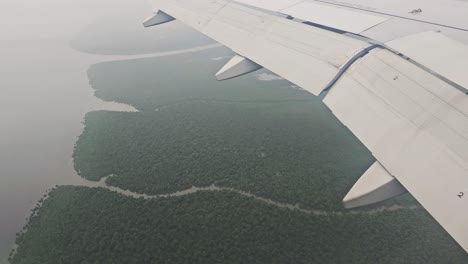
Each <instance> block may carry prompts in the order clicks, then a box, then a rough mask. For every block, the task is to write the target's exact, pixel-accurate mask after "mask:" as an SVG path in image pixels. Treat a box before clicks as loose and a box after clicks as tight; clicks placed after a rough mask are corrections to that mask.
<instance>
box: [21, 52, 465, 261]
mask: <svg viewBox="0 0 468 264" xmlns="http://www.w3.org/2000/svg"><path fill="white" fill-rule="evenodd" d="M229 54H230V52H229V51H226V50H225V49H216V50H212V51H205V52H199V53H194V54H190V55H187V54H186V55H184V56H171V57H170V58H151V59H142V60H134V61H124V62H111V63H102V64H98V65H94V66H93V67H92V68H91V69H90V70H89V77H90V82H91V84H92V85H93V87H94V88H95V90H96V94H97V95H98V96H99V97H101V98H103V99H106V100H113V101H117V102H122V103H128V104H132V105H133V106H134V107H136V108H137V109H139V110H140V112H138V113H122V112H106V111H99V112H92V113H89V114H88V115H87V116H86V120H85V125H86V126H85V131H84V132H83V134H82V135H81V136H80V138H79V140H78V142H77V144H76V146H75V152H74V160H75V168H76V170H77V171H78V173H79V174H80V175H81V176H82V177H84V178H87V179H89V180H93V181H97V180H100V179H101V178H102V177H105V176H108V175H114V176H112V177H110V178H108V180H107V182H108V184H110V185H113V186H118V187H120V188H122V189H129V190H132V191H135V192H140V193H147V194H160V193H170V192H174V191H178V190H183V189H186V188H189V187H191V186H192V185H195V186H207V185H211V184H216V185H219V186H228V187H234V188H236V189H239V190H244V191H248V192H251V193H254V194H257V195H259V196H261V197H266V198H271V199H273V200H275V201H279V202H286V203H290V204H298V205H300V206H301V207H302V208H311V209H321V210H324V211H325V212H330V213H329V214H323V213H322V214H320V215H314V214H306V213H303V212H300V211H297V210H289V209H280V208H278V207H275V206H273V205H268V204H267V203H264V202H262V201H259V200H255V199H253V198H247V197H244V196H242V195H240V194H237V193H234V192H226V191H222V192H219V191H217V192H199V193H196V194H191V195H187V196H182V197H172V198H165V199H153V200H144V199H134V198H130V197H125V196H122V195H120V194H116V193H111V192H109V191H107V190H104V189H100V188H85V187H71V186H68V187H58V188H57V189H55V190H54V191H52V192H51V193H50V194H49V198H48V199H47V200H45V202H44V203H43V205H42V207H41V208H40V209H39V208H36V209H34V210H33V216H32V217H31V218H30V220H29V223H28V225H27V226H26V229H27V230H28V231H27V232H25V233H21V234H19V236H18V239H17V243H18V244H19V248H18V250H17V252H16V254H15V256H14V258H13V259H12V262H13V263H392V264H393V263H466V262H467V261H468V258H467V255H466V253H465V252H464V251H463V250H462V249H461V248H460V247H459V246H458V245H457V244H456V243H455V242H454V241H453V240H452V238H450V237H449V236H448V235H447V233H446V232H445V231H444V230H443V229H442V228H441V227H440V226H439V225H438V224H437V223H436V222H435V221H434V220H433V219H432V218H431V217H430V216H429V215H428V214H427V213H426V211H424V210H423V209H414V208H413V209H410V208H412V207H405V208H406V209H399V210H396V211H384V212H379V213H376V212H371V211H362V212H357V213H356V212H347V211H344V212H342V213H341V214H339V213H336V211H340V210H342V205H341V199H342V198H343V196H344V195H345V194H346V192H347V191H348V190H349V188H350V187H351V186H352V185H353V184H354V182H355V181H356V180H357V179H358V177H359V176H360V175H361V174H362V173H363V172H364V171H365V170H366V169H367V168H368V167H369V166H370V164H372V162H373V161H374V160H373V158H372V156H371V155H370V153H369V152H368V151H367V150H366V149H365V147H364V146H362V145H361V144H360V143H359V142H358V140H357V139H356V138H355V137H354V136H353V135H352V134H351V133H350V132H349V131H348V130H347V129H346V128H345V127H343V125H342V124H340V123H339V122H338V121H337V120H336V119H335V118H334V117H333V115H332V114H331V113H330V111H329V110H328V109H326V108H325V107H324V106H323V104H322V103H321V102H320V100H319V99H317V98H315V97H312V96H309V95H308V94H306V93H305V92H304V91H301V90H298V89H292V88H291V87H290V86H291V84H289V83H287V82H286V81H282V80H279V81H273V82H263V81H258V80H256V76H255V75H250V76H246V77H242V78H239V79H235V80H231V81H228V82H224V83H222V84H221V83H218V82H216V81H214V79H213V77H212V75H213V73H214V72H215V71H216V70H217V69H218V68H219V67H221V66H222V64H223V63H225V62H226V58H224V59H216V60H210V59H209V58H218V57H221V58H222V57H225V56H226V55H229ZM387 203H388V204H394V203H413V200H412V199H411V197H410V196H406V198H403V199H399V200H398V199H396V200H392V201H390V202H387ZM333 211H335V213H332V212H333Z"/></svg>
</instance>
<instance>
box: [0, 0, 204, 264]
mask: <svg viewBox="0 0 468 264" xmlns="http://www.w3.org/2000/svg"><path fill="white" fill-rule="evenodd" d="M150 14H151V8H150V5H149V4H148V3H146V1H145V0H100V1H95V0H43V1H33V0H29V1H26V0H8V1H0V24H1V25H2V34H1V36H0V58H2V59H1V62H0V74H1V77H0V92H1V96H0V121H1V125H0V263H6V259H7V255H8V252H9V251H10V250H11V248H12V246H13V243H14V239H15V233H16V232H18V231H19V230H20V229H21V227H22V226H23V225H24V223H25V218H26V217H27V216H28V215H29V209H30V208H32V207H34V205H35V203H36V201H37V200H39V199H40V198H41V197H42V195H43V194H44V193H45V192H46V191H47V190H48V189H49V188H51V187H53V186H55V185H63V184H86V182H85V181H84V180H82V179H81V178H80V177H78V176H77V175H76V172H75V171H74V170H73V163H72V153H73V146H74V143H75V141H76V139H77V137H78V136H79V135H80V133H81V131H82V128H83V127H82V123H81V122H82V120H83V117H84V115H85V113H86V112H88V111H90V110H92V109H100V108H102V105H103V103H102V102H100V101H99V100H97V99H96V98H94V96H93V91H92V90H91V88H90V87H89V83H88V79H87V75H86V72H87V70H88V68H89V66H90V65H91V64H93V63H97V62H100V61H102V60H106V59H115V58H114V57H115V56H114V57H113V56H112V53H115V54H138V53H154V52H158V51H165V50H167V49H168V48H169V47H170V46H171V45H167V43H166V44H162V43H165V42H163V41H162V40H163V39H164V37H170V38H174V42H176V41H177V42H179V43H180V41H179V40H180V39H182V40H185V39H187V38H188V37H187V36H191V37H190V38H191V41H183V43H185V47H183V46H178V47H177V48H189V47H191V46H198V45H202V44H206V43H211V41H210V40H208V39H207V38H204V37H200V36H199V37H197V35H196V34H195V33H194V32H193V31H191V30H188V29H186V28H184V27H181V26H180V24H178V23H173V24H172V25H164V26H162V27H160V28H159V29H148V30H146V31H145V30H144V29H143V28H141V25H140V22H141V21H142V20H143V19H144V18H145V17H146V16H148V15H150ZM119 18H122V19H119ZM129 21H130V22H131V23H132V24H131V25H126V24H124V23H128V22H129ZM127 34H128V35H131V37H130V38H128V39H127V38H126V37H125V36H126V35H127ZM132 40H133V41H132ZM94 41H95V42H94ZM106 41H107V42H106ZM142 42H144V43H147V44H142ZM93 43H95V45H93ZM70 46H73V48H75V50H74V49H72V48H70ZM77 50H80V51H86V52H91V53H106V54H108V55H109V54H110V56H107V57H106V56H101V55H92V54H89V53H83V52H80V51H77ZM116 58H120V57H118V56H117V57H116Z"/></svg>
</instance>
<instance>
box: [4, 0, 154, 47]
mask: <svg viewBox="0 0 468 264" xmlns="http://www.w3.org/2000/svg"><path fill="white" fill-rule="evenodd" d="M143 8H147V9H148V15H150V14H151V7H150V4H149V2H148V1H147V0H79V1H77V0H41V1H36V0H2V1H0V24H1V25H2V34H1V36H0V38H1V41H2V42H4V41H12V40H18V39H22V40H26V39H37V38H54V37H63V36H74V35H76V34H77V33H78V32H79V30H80V28H82V27H83V26H84V25H87V24H90V23H92V22H93V21H95V20H96V19H98V18H99V17H102V16H109V15H115V14H118V13H122V14H125V13H126V12H129V10H131V11H133V10H136V9H139V10H141V9H143ZM144 18H145V17H142V21H143V20H144Z"/></svg>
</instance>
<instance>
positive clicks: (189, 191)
mask: <svg viewBox="0 0 468 264" xmlns="http://www.w3.org/2000/svg"><path fill="white" fill-rule="evenodd" d="M112 176H113V175H110V176H108V177H104V178H102V179H101V180H100V181H99V182H87V183H86V184H84V185H82V186H86V187H92V188H104V189H107V190H109V191H111V192H116V193H119V194H122V195H125V196H127V197H131V198H134V199H140V198H143V199H160V198H169V197H178V196H185V195H190V194H194V193H197V192H215V191H227V192H233V193H236V194H238V195H242V196H245V197H249V198H253V199H255V200H257V201H260V202H263V203H265V204H268V205H272V206H275V207H277V208H282V209H289V210H297V211H299V212H301V213H305V214H309V215H315V216H330V215H344V214H367V215H372V214H377V213H381V212H385V211H396V210H402V209H420V208H421V206H418V205H411V206H401V205H392V206H381V207H378V208H374V209H371V210H360V209H354V210H348V211H326V210H314V209H303V208H301V207H300V206H299V205H297V204H296V205H294V204H289V203H281V202H278V201H274V200H272V199H268V198H264V197H261V196H258V195H255V194H252V193H249V192H245V191H242V190H237V189H234V188H229V187H220V186H216V185H215V184H212V185H210V186H207V187H196V186H192V187H191V188H189V189H186V190H182V191H177V192H173V193H169V194H159V195H147V194H141V193H135V192H132V191H129V190H123V189H120V188H118V187H115V186H110V185H107V184H106V180H107V178H109V177H112Z"/></svg>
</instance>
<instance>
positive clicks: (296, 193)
mask: <svg viewBox="0 0 468 264" xmlns="http://www.w3.org/2000/svg"><path fill="white" fill-rule="evenodd" d="M226 54H229V52H228V51H226V50H225V49H215V50H212V51H204V52H199V53H195V54H190V55H184V56H171V57H169V58H152V59H142V60H134V61H124V62H111V63H102V64H98V65H95V66H94V67H92V68H91V69H90V71H89V76H90V80H91V83H92V84H93V87H94V88H95V89H96V94H97V95H98V96H100V97H102V98H104V99H107V100H115V101H118V102H123V103H129V104H132V105H133V106H135V107H136V108H138V109H140V110H141V111H142V112H140V113H115V112H102V111H101V112H93V113H90V114H88V116H87V118H86V129H85V131H84V133H83V134H82V136H81V137H80V139H79V141H78V143H77V145H76V149H75V154H74V158H75V166H76V169H77V171H78V172H79V174H80V175H81V176H83V177H85V178H87V179H90V180H94V181H97V180H99V179H101V178H102V177H104V176H107V175H110V174H114V175H116V176H114V177H112V178H109V179H108V183H109V184H111V185H114V186H118V187H120V188H123V189H130V190H132V191H136V192H140V193H147V194H160V193H169V192H173V191H177V190H182V189H186V188H190V187H191V186H192V185H195V186H207V185H211V184H213V183H215V184H217V185H220V186H229V187H234V188H237V189H241V190H245V191H248V192H252V193H255V194H257V195H260V196H263V197H267V198H271V199H274V200H277V201H280V202H288V203H291V204H299V205H300V206H302V207H304V208H314V209H334V210H340V209H342V205H341V199H342V198H343V197H344V195H345V194H346V192H347V191H348V190H349V189H350V187H351V186H352V185H353V184H354V182H355V181H356V180H357V178H358V177H359V176H360V175H361V174H362V173H363V172H364V171H365V170H366V169H367V168H368V167H369V166H370V164H371V163H372V162H373V158H372V157H371V155H370V154H369V152H368V151H367V150H366V149H365V147H364V146H362V145H361V144H360V143H359V142H358V140H357V139H356V138H355V137H354V136H353V135H352V134H351V133H350V132H349V131H348V130H346V129H345V128H344V127H343V126H342V124H341V123H339V122H338V121H337V120H336V119H335V118H334V116H333V115H332V114H331V113H330V111H329V110H328V109H327V108H326V107H324V105H323V104H322V103H321V102H320V100H318V99H317V98H315V97H312V96H310V95H308V94H307V93H305V92H304V91H300V90H297V89H292V88H290V84H289V83H287V82H286V81H273V82H266V81H258V80H256V77H255V75H250V76H246V77H243V78H239V79H236V80H231V81H228V82H223V83H219V82H216V81H215V80H214V79H213V76H212V74H213V72H214V71H215V69H217V68H219V67H221V66H222V64H223V63H224V62H225V61H226V59H224V60H216V61H215V60H210V59H209V58H212V57H223V56H226ZM170 73H172V75H170ZM111 75H112V78H110V77H109V76H111ZM132 84H133V85H134V84H138V85H136V86H135V85H134V86H133V87H132V88H131V89H129V88H128V87H131V85H132ZM155 109H158V111H154V110H155Z"/></svg>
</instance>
